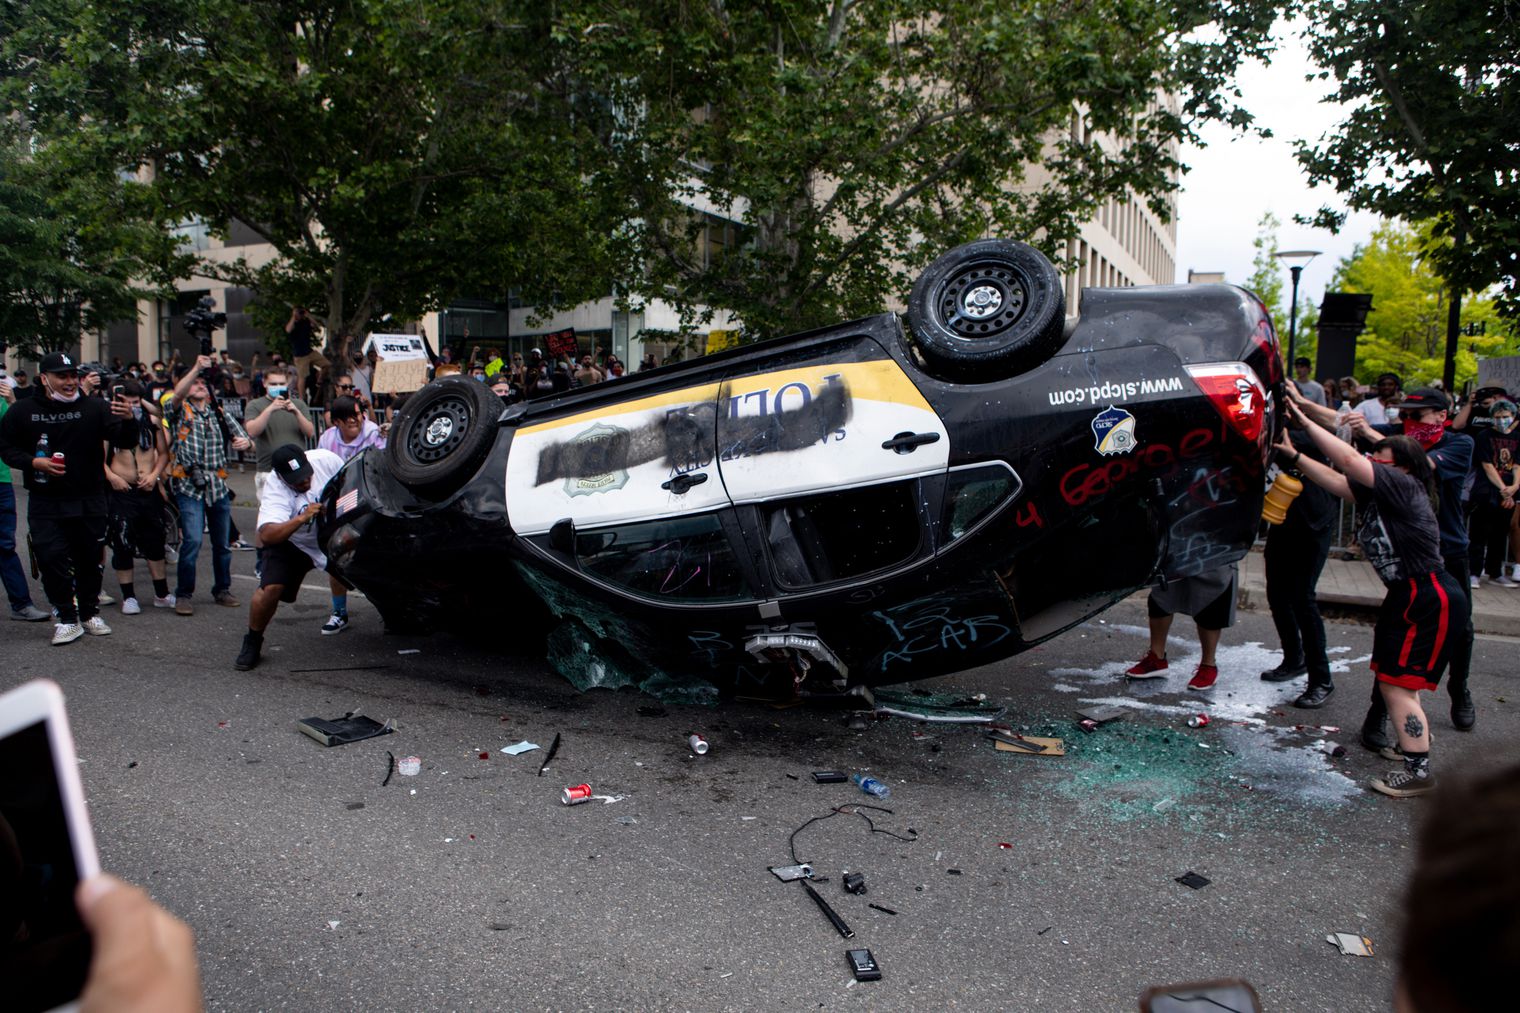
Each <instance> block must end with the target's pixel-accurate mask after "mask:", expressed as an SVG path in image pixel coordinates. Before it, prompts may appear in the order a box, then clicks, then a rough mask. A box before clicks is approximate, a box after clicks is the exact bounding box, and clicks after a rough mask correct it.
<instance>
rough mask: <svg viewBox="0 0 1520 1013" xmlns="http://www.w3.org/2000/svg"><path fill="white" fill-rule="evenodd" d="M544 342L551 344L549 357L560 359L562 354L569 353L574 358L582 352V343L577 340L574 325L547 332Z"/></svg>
mask: <svg viewBox="0 0 1520 1013" xmlns="http://www.w3.org/2000/svg"><path fill="white" fill-rule="evenodd" d="M544 344H546V345H548V346H549V358H551V359H558V358H559V357H560V356H561V355H568V356H569V357H570V358H572V359H573V358H575V357H576V356H577V355H579V354H580V343H579V342H577V341H576V340H575V328H573V327H568V328H566V329H565V330H563V331H553V332H551V333H549V334H545V335H544Z"/></svg>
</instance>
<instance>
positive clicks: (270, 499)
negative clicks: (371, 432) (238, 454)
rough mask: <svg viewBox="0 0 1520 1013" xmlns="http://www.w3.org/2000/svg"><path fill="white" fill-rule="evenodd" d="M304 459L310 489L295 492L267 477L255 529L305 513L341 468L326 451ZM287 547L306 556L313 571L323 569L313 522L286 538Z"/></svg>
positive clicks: (279, 480)
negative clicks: (290, 546)
mask: <svg viewBox="0 0 1520 1013" xmlns="http://www.w3.org/2000/svg"><path fill="white" fill-rule="evenodd" d="M306 460H307V461H309V462H310V463H311V472H312V474H311V487H310V488H308V489H307V490H306V491H305V492H296V491H295V490H294V489H292V488H291V487H290V486H288V485H286V484H285V480H284V479H283V478H280V477H278V476H277V475H275V476H271V477H270V478H269V480H268V481H267V482H265V483H264V498H263V499H262V500H260V501H259V520H258V523H257V524H255V525H254V527H255V529H257V528H261V527H263V526H264V525H266V524H283V523H285V522H286V521H288V520H290V519H291V518H292V517H294V516H296V515H297V514H299V513H300V512H301V511H302V510H305V509H306V507H307V506H308V505H309V504H312V503H315V502H317V501H318V500H320V499H321V498H322V490H323V488H325V487H326V485H327V482H328V479H330V478H332V477H333V476H334V475H336V474H337V473H338V472H339V471H340V470H341V469H342V467H343V459H342V458H341V457H339V456H338V455H337V454H334V453H333V452H332V451H330V450H308V451H307V452H306ZM290 544H291V545H294V546H295V547H296V548H298V549H300V550H301V551H302V552H304V553H306V554H307V555H308V556H310V557H311V561H312V563H313V564H315V565H316V567H317V569H319V570H320V569H324V568H326V566H327V556H326V555H324V554H323V552H322V548H321V546H320V545H318V544H317V525H316V522H315V521H312V522H311V523H310V524H303V525H302V526H301V527H300V528H298V529H297V530H296V533H295V534H293V535H291V536H290Z"/></svg>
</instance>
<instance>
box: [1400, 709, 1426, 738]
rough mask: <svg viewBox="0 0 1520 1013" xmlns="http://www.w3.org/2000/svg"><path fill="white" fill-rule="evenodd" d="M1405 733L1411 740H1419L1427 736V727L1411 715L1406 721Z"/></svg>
mask: <svg viewBox="0 0 1520 1013" xmlns="http://www.w3.org/2000/svg"><path fill="white" fill-rule="evenodd" d="M1404 731H1405V733H1406V734H1408V736H1409V737H1410V738H1412V739H1418V738H1419V737H1421V736H1422V735H1424V734H1425V726H1424V725H1423V724H1421V723H1420V719H1419V718H1417V717H1415V716H1414V715H1413V714H1411V715H1409V716H1408V717H1406V718H1405V719H1404Z"/></svg>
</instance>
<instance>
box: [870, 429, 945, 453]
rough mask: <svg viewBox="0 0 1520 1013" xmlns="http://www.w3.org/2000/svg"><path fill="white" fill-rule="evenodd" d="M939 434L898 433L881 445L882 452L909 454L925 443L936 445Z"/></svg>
mask: <svg viewBox="0 0 1520 1013" xmlns="http://www.w3.org/2000/svg"><path fill="white" fill-rule="evenodd" d="M938 442H939V433H898V434H897V435H896V436H894V437H892V438H891V439H890V440H888V441H887V442H885V443H883V444H882V445H881V449H882V450H892V451H896V452H897V453H899V454H911V453H913V451H915V450H917V449H918V448H919V447H922V446H923V445H924V444H926V443H938Z"/></svg>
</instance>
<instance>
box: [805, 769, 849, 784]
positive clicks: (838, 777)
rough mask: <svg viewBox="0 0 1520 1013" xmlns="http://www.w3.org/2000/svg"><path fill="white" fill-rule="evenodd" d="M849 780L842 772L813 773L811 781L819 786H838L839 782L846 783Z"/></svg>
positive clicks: (816, 771) (824, 771) (818, 771)
mask: <svg viewBox="0 0 1520 1013" xmlns="http://www.w3.org/2000/svg"><path fill="white" fill-rule="evenodd" d="M849 779H850V778H849V776H848V775H846V774H845V772H844V771H842V770H815V771H813V780H814V781H817V782H818V783H819V784H839V783H840V782H841V781H848V780H849Z"/></svg>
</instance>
